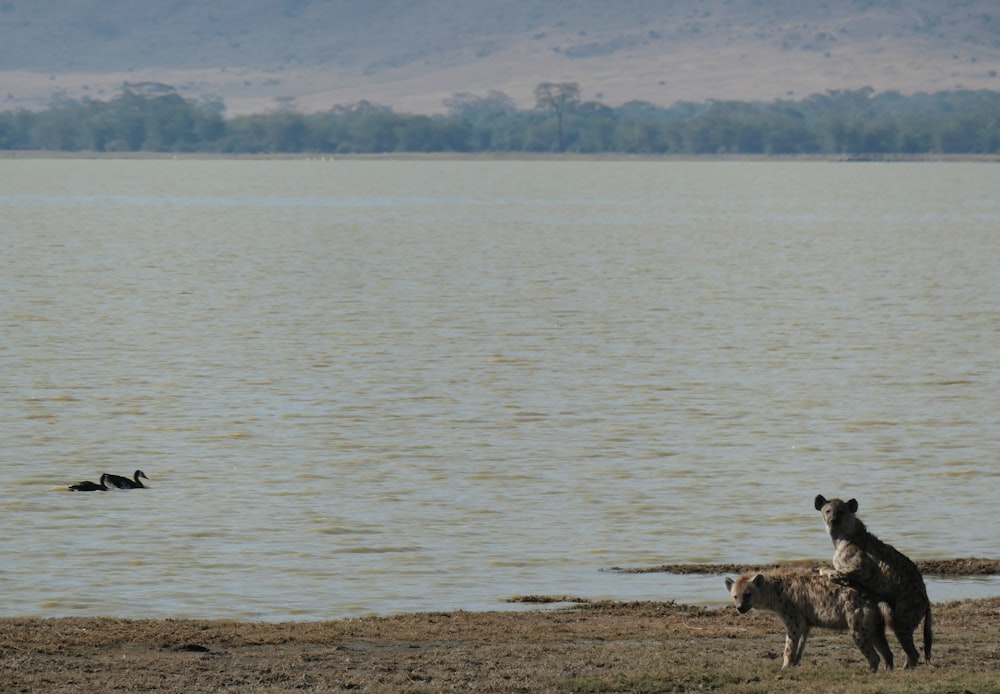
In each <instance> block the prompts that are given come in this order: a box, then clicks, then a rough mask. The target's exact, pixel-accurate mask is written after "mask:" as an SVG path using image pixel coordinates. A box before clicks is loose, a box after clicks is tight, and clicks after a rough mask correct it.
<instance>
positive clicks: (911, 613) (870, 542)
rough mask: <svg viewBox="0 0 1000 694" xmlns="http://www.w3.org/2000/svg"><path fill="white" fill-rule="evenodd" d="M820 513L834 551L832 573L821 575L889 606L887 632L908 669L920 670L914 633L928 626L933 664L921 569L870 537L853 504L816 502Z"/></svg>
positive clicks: (928, 610)
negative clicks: (899, 648)
mask: <svg viewBox="0 0 1000 694" xmlns="http://www.w3.org/2000/svg"><path fill="white" fill-rule="evenodd" d="M815 504H816V510H817V511H819V512H820V513H822V514H823V521H824V522H825V523H826V529H827V531H828V532H829V533H830V539H831V540H833V546H834V547H835V549H834V552H833V570H832V571H831V570H829V569H826V570H824V571H823V573H825V574H826V575H827V576H828V577H829V578H831V579H832V580H834V581H836V582H837V583H841V584H844V585H850V586H854V587H856V588H859V589H861V590H863V591H865V592H867V593H869V594H870V595H872V596H873V597H874V598H876V599H878V600H879V601H880V602H885V603H886V604H888V606H889V612H888V614H887V615H886V620H887V621H888V624H889V628H890V629H892V630H893V631H894V632H896V638H897V639H899V644H900V645H901V646H902V647H903V650H904V651H906V667H908V668H912V667H916V665H917V662H918V661H919V660H920V654H919V653H918V652H917V647H916V646H915V645H913V632H914V631H916V629H917V627H918V626H920V621H921V620H923V622H924V659H925V660H927V661H928V662H929V661H930V659H931V641H932V640H933V633H932V631H931V602H930V600H929V599H928V598H927V587H926V586H925V585H924V578H923V576H921V575H920V569H918V568H917V565H916V564H914V563H913V562H912V561H910V560H909V558H907V557H906V556H905V555H904V554H903V553H902V552H900V551H899V550H897V549H896V548H895V547H893V546H892V545H889V544H886V543H885V542H882V541H881V540H879V539H878V538H877V537H875V536H874V535H872V534H871V533H870V532H868V528H866V527H865V524H864V523H862V522H861V519H860V518H858V517H857V516H856V515H854V514H855V513H856V512H857V510H858V502H857V501H856V500H855V499H851V500H850V501H841V500H840V499H829V500H827V499H826V498H825V497H824V496H823V495H822V494H820V495H818V496H817V497H816V502H815Z"/></svg>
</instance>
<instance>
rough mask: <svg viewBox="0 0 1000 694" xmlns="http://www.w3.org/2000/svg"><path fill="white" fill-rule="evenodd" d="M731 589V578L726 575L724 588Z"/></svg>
mask: <svg viewBox="0 0 1000 694" xmlns="http://www.w3.org/2000/svg"><path fill="white" fill-rule="evenodd" d="M732 589H733V579H731V578H729V576H726V590H732Z"/></svg>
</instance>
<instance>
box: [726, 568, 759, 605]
mask: <svg viewBox="0 0 1000 694" xmlns="http://www.w3.org/2000/svg"><path fill="white" fill-rule="evenodd" d="M763 582H764V576H763V574H757V575H756V576H754V577H753V578H750V577H749V576H740V577H739V578H737V579H736V580H735V581H734V580H733V579H731V578H729V577H728V576H727V577H726V590H728V591H729V595H730V596H731V597H732V598H733V603H734V604H735V605H736V611H737V612H739V613H740V614H745V613H747V612H749V611H750V610H752V609H753V595H754V592H755V591H756V589H757V588H760V586H761V584H762V583H763Z"/></svg>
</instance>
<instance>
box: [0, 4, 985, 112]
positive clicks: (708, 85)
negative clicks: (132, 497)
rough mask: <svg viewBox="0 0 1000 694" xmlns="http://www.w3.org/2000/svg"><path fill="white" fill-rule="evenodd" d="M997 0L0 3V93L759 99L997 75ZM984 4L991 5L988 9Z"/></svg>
mask: <svg viewBox="0 0 1000 694" xmlns="http://www.w3.org/2000/svg"><path fill="white" fill-rule="evenodd" d="M998 10H1000V8H998V7H997V5H996V2H995V0H910V1H906V0H903V1H899V0H854V1H852V2H842V3H841V2H838V3H833V2H827V1H824V0H771V1H768V2H759V0H676V1H674V2H662V1H658V0H618V1H617V2H614V3H611V2H607V1H606V0H530V1H529V0H492V1H490V2H485V1H482V0H464V1H463V0H434V1H433V2H432V1H429V0H422V1H407V0H365V1H364V2H361V1H359V0H240V1H238V2H237V1H235V0H214V1H212V0H207V1H205V0H202V1H197V0H157V2H151V1H146V2H135V0H0V100H2V101H0V104H2V106H0V107H2V108H4V109H10V108H18V107H31V108H34V107H38V106H42V105H45V104H46V103H48V102H49V101H50V100H51V98H52V96H53V94H62V95H66V96H70V97H73V98H79V97H83V96H91V97H94V98H109V97H111V96H113V95H114V94H115V93H117V91H118V89H119V88H120V86H121V84H122V83H123V82H124V81H133V82H134V81H146V80H151V81H159V82H164V83H167V84H171V85H174V86H176V87H178V88H179V89H181V90H182V92H183V93H184V94H185V95H186V96H200V95H205V96H214V97H221V98H222V99H224V100H225V102H226V104H227V105H228V107H229V112H230V113H243V112H249V111H266V110H269V109H272V108H274V107H275V105H276V100H278V99H280V100H282V101H283V102H284V103H288V102H290V101H292V100H294V101H292V103H294V105H295V106H296V107H297V108H299V109H301V110H304V111H314V110H322V109H326V108H330V107H332V106H333V105H335V104H345V103H352V102H355V101H358V100H361V99H368V100H370V101H374V102H377V103H382V104H387V105H390V106H392V107H393V108H395V109H397V110H402V111H412V112H439V111H442V110H443V106H442V102H443V100H444V99H446V98H448V97H449V96H451V95H453V94H454V93H456V92H473V93H477V94H483V93H485V92H486V91H488V90H490V89H497V90H500V91H503V92H505V93H507V94H508V95H510V96H511V97H513V98H514V99H515V100H517V101H518V102H519V103H520V104H521V105H524V106H527V105H531V103H532V92H533V89H534V87H535V85H536V84H538V83H539V82H542V81H576V82H578V83H579V84H580V86H581V88H582V92H583V97H584V98H585V99H599V100H601V101H603V102H605V103H608V104H619V103H622V102H624V101H627V100H631V99H643V100H647V101H651V102H654V103H657V104H662V105H668V104H671V103H674V102H676V101H679V100H697V101H701V100H705V99H711V98H716V99H746V100H750V99H764V100H766V99H772V98H777V97H787V96H792V97H795V96H807V95H808V94H810V93H814V92H822V91H825V90H827V89H841V88H852V89H853V88H859V87H862V86H871V87H874V88H875V89H876V90H880V91H881V90H890V89H894V90H899V91H902V92H915V91H936V90H944V89H954V88H972V89H1000V77H998V74H1000V11H998ZM994 15H995V16H994Z"/></svg>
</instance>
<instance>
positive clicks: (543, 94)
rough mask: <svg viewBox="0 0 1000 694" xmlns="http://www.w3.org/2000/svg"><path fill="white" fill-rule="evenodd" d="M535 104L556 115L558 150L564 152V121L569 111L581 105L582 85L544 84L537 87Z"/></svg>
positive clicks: (566, 83)
mask: <svg viewBox="0 0 1000 694" xmlns="http://www.w3.org/2000/svg"><path fill="white" fill-rule="evenodd" d="M535 104H536V106H537V108H539V109H541V110H547V111H552V113H553V114H555V117H556V149H557V150H558V151H559V152H564V151H565V150H566V145H565V142H564V140H563V120H564V118H565V116H566V113H567V112H568V111H572V110H573V109H574V108H576V107H577V106H579V105H580V85H579V84H577V83H576V82H559V83H552V82H542V83H541V84H539V85H538V86H537V87H535Z"/></svg>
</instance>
